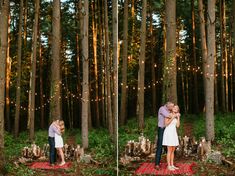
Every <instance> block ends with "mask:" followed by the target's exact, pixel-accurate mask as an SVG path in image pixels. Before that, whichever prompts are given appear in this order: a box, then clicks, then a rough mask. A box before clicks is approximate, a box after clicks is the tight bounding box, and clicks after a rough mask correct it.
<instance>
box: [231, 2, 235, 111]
mask: <svg viewBox="0 0 235 176" xmlns="http://www.w3.org/2000/svg"><path fill="white" fill-rule="evenodd" d="M234 12H235V0H233V2H232V13H233V14H232V17H233V18H232V19H233V21H232V25H233V27H232V31H233V36H232V38H233V39H232V46H233V47H232V48H233V49H232V50H233V51H232V65H233V66H232V67H233V72H232V75H233V76H232V79H233V81H232V83H231V84H232V85H233V88H235V78H234V75H235V13H234ZM234 92H235V91H233V94H232V96H233V101H234V100H235V94H234ZM234 104H235V102H233V110H234V109H235V107H234Z"/></svg>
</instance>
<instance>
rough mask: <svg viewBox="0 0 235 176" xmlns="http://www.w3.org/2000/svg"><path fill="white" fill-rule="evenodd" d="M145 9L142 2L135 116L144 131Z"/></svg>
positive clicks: (145, 6) (144, 1) (144, 2)
mask: <svg viewBox="0 0 235 176" xmlns="http://www.w3.org/2000/svg"><path fill="white" fill-rule="evenodd" d="M146 8H147V0H143V1H142V20H141V36H140V37H141V39H140V40H141V41H140V56H139V72H138V95H137V114H138V126H139V129H141V130H143V129H144V77H145V43H146Z"/></svg>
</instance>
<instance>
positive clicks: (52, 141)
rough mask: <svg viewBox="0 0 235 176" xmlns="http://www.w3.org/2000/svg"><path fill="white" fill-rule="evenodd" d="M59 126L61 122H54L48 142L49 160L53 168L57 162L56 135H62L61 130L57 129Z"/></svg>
mask: <svg viewBox="0 0 235 176" xmlns="http://www.w3.org/2000/svg"><path fill="white" fill-rule="evenodd" d="M58 124H59V120H54V121H53V122H52V123H51V125H50V127H49V130H48V142H49V145H50V155H49V159H50V164H51V166H54V165H55V162H56V148H55V133H57V134H58V135H60V130H59V129H58V128H57V125H58Z"/></svg>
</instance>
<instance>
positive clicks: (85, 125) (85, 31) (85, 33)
mask: <svg viewBox="0 0 235 176" xmlns="http://www.w3.org/2000/svg"><path fill="white" fill-rule="evenodd" d="M88 4H89V2H88V1H85V2H84V14H83V19H84V20H83V22H84V23H83V24H84V25H83V29H82V32H83V33H82V57H83V58H82V61H83V80H82V82H83V83H82V146H83V148H84V149H86V148H88V101H89V48H88V46H89V45H88V26H89V5H88Z"/></svg>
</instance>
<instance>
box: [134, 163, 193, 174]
mask: <svg viewBox="0 0 235 176" xmlns="http://www.w3.org/2000/svg"><path fill="white" fill-rule="evenodd" d="M195 165H196V164H195V163H176V164H175V166H177V167H179V169H177V170H174V171H169V170H168V169H167V163H162V164H160V169H159V170H156V169H155V168H154V163H143V164H141V166H140V167H139V168H138V169H137V170H136V171H135V174H137V175H141V174H152V175H174V174H185V175H192V174H194V171H193V170H192V167H193V166H195Z"/></svg>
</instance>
